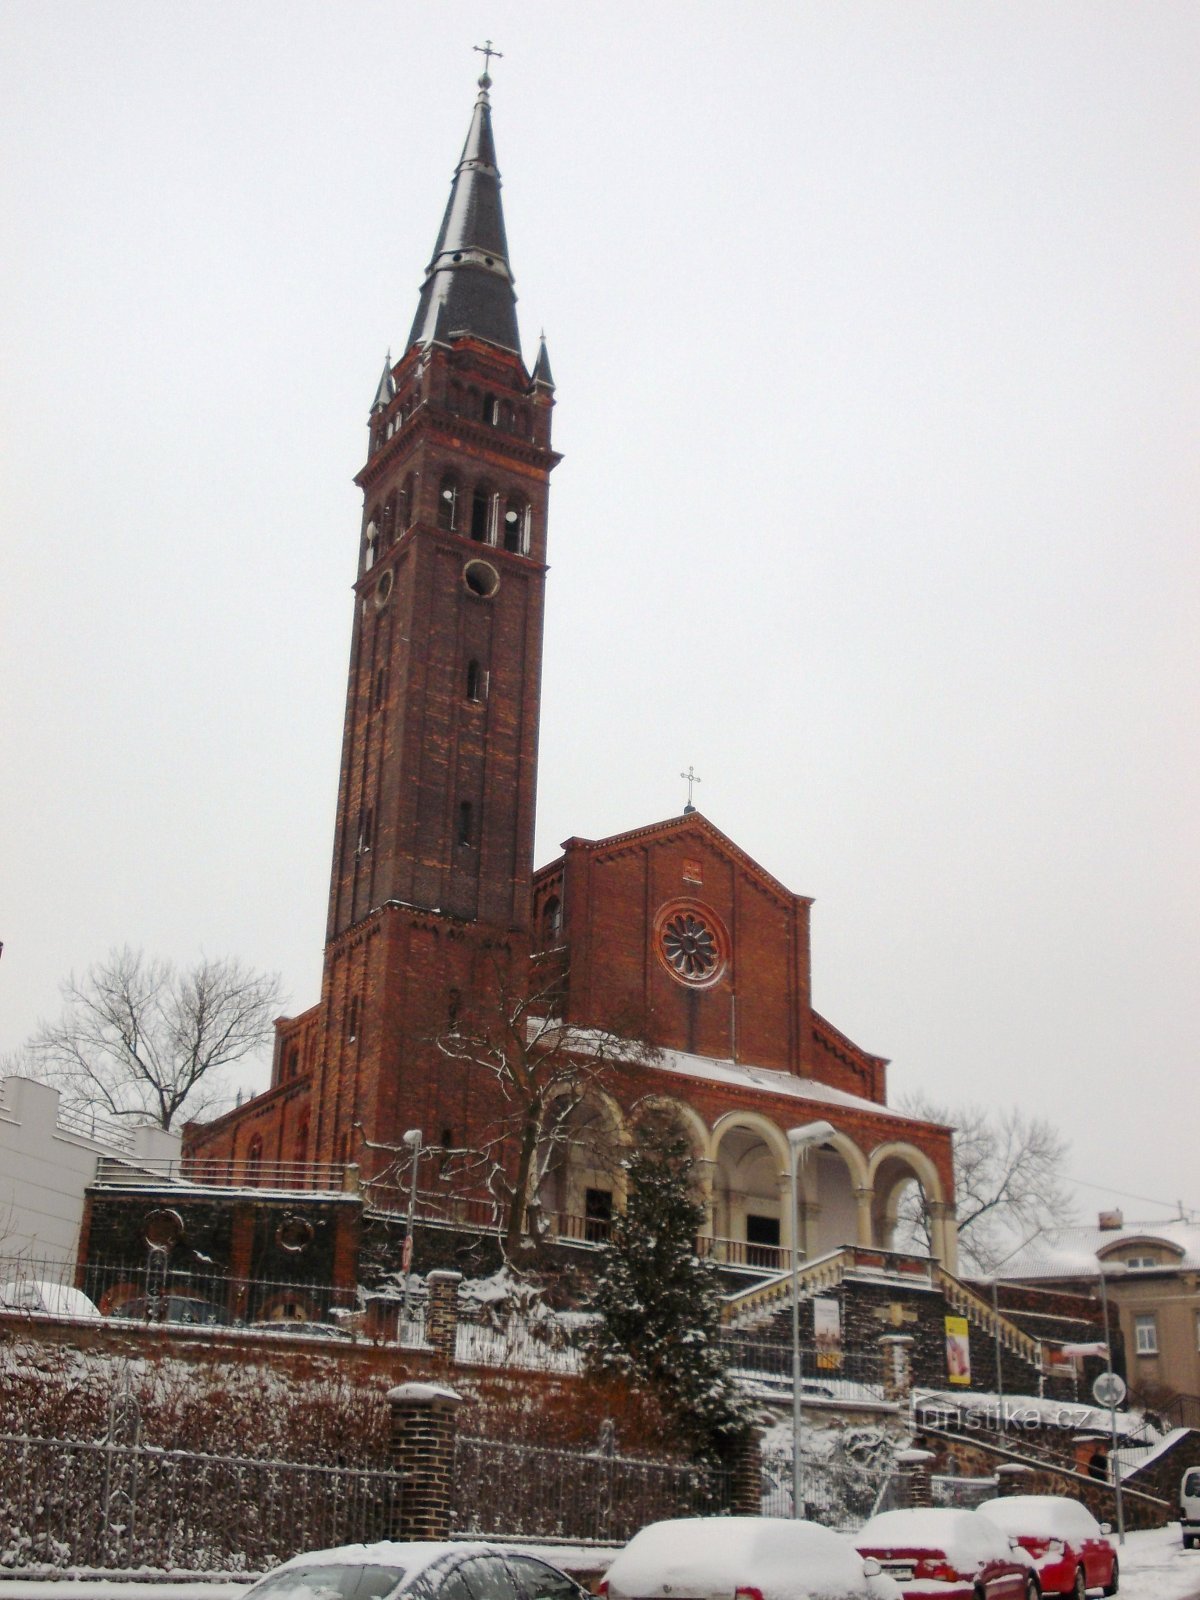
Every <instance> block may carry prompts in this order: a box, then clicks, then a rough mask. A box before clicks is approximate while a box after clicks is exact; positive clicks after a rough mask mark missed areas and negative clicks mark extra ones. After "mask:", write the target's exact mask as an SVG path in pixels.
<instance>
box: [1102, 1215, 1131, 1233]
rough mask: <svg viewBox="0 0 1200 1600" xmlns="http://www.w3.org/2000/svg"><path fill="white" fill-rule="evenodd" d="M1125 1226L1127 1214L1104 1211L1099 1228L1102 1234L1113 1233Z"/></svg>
mask: <svg viewBox="0 0 1200 1600" xmlns="http://www.w3.org/2000/svg"><path fill="white" fill-rule="evenodd" d="M1124 1226H1125V1213H1124V1212H1123V1211H1102V1212H1101V1213H1100V1221H1099V1227H1100V1232H1101V1233H1113V1232H1115V1231H1116V1229H1118V1228H1123V1227H1124Z"/></svg>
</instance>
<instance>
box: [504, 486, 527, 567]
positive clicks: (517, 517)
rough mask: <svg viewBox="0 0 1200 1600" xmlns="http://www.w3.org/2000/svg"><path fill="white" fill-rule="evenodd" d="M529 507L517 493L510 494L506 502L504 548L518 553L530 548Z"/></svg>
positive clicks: (520, 553)
mask: <svg viewBox="0 0 1200 1600" xmlns="http://www.w3.org/2000/svg"><path fill="white" fill-rule="evenodd" d="M528 529H529V507H528V506H527V505H526V504H525V502H524V500H522V499H520V498H519V497H518V496H517V495H509V497H508V499H507V500H506V501H505V503H504V548H505V549H506V550H512V551H514V552H515V553H516V554H517V555H524V554H525V553H526V551H527V550H528V549H529V538H528Z"/></svg>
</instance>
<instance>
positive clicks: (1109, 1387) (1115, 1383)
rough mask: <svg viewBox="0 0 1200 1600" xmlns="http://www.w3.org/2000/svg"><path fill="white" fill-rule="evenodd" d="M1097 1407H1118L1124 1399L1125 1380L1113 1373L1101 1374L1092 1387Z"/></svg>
mask: <svg viewBox="0 0 1200 1600" xmlns="http://www.w3.org/2000/svg"><path fill="white" fill-rule="evenodd" d="M1092 1394H1093V1396H1094V1397H1095V1401H1096V1404H1097V1405H1098V1406H1119V1405H1120V1404H1121V1401H1122V1400H1124V1398H1125V1380H1124V1378H1122V1377H1120V1376H1119V1374H1117V1373H1115V1372H1102V1373H1101V1374H1100V1376H1099V1377H1098V1378H1097V1379H1096V1381H1095V1383H1094V1384H1093V1385H1092Z"/></svg>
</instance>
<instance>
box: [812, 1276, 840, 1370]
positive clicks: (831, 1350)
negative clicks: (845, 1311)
mask: <svg viewBox="0 0 1200 1600" xmlns="http://www.w3.org/2000/svg"><path fill="white" fill-rule="evenodd" d="M812 1307H813V1343H814V1344H815V1345H816V1347H817V1367H818V1370H820V1371H823V1372H838V1371H840V1370H841V1365H842V1308H841V1306H840V1305H839V1304H838V1303H837V1301H836V1300H829V1299H824V1298H822V1297H821V1296H820V1295H818V1296H817V1298H816V1299H815V1300H814V1301H813V1303H812Z"/></svg>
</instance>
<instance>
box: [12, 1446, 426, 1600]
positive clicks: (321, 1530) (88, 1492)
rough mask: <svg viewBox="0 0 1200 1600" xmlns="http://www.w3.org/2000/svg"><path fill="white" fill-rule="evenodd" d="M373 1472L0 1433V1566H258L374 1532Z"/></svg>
mask: <svg viewBox="0 0 1200 1600" xmlns="http://www.w3.org/2000/svg"><path fill="white" fill-rule="evenodd" d="M399 1493H400V1491H399V1486H398V1480H397V1479H396V1477H395V1476H394V1475H393V1474H392V1473H390V1472H385V1471H376V1470H366V1469H360V1468H348V1467H316V1466H304V1465H298V1464H296V1463H294V1462H283V1461H258V1460H253V1459H250V1458H245V1457H236V1456H206V1455H196V1454H193V1453H191V1452H189V1451H184V1450H158V1449H154V1448H152V1447H149V1446H146V1445H120V1444H113V1443H105V1444H77V1443H71V1442H66V1441H63V1440H58V1439H30V1438H23V1437H16V1436H0V1571H5V1572H10V1573H11V1572H12V1571H14V1570H25V1571H30V1570H38V1569H43V1570H45V1569H51V1570H62V1569H63V1568H66V1567H72V1568H82V1569H92V1570H96V1571H105V1572H110V1573H111V1572H129V1571H133V1570H135V1569H137V1570H138V1571H139V1572H140V1571H142V1570H145V1569H150V1570H154V1571H160V1572H170V1573H172V1574H175V1575H180V1574H184V1573H188V1572H194V1573H215V1572H230V1573H233V1572H239V1573H240V1572H244V1573H247V1574H254V1573H259V1572H265V1571H266V1570H267V1569H268V1568H270V1567H272V1566H274V1565H276V1564H277V1563H278V1562H280V1561H284V1560H286V1559H287V1558H288V1557H289V1556H292V1555H294V1554H295V1553H296V1552H297V1551H298V1550H313V1549H320V1548H323V1547H327V1546H329V1545H338V1544H347V1543H351V1542H355V1541H359V1540H362V1541H364V1542H368V1541H370V1540H374V1539H381V1538H386V1537H387V1536H388V1535H389V1533H390V1532H391V1531H392V1529H393V1528H394V1527H395V1525H396V1517H397V1514H398V1511H399Z"/></svg>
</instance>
